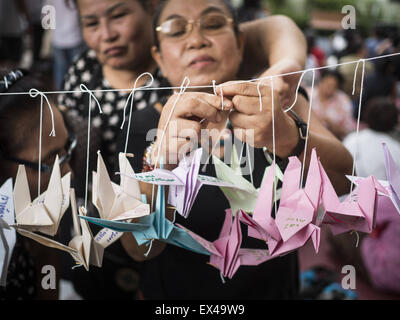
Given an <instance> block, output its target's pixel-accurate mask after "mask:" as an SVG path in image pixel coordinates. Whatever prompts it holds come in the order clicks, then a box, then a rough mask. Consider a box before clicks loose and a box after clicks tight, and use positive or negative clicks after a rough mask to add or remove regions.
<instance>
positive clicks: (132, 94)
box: [121, 72, 154, 153]
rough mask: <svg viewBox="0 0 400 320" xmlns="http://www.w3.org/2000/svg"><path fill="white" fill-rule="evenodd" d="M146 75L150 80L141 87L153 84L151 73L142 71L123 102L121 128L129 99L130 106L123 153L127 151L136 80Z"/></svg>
mask: <svg viewBox="0 0 400 320" xmlns="http://www.w3.org/2000/svg"><path fill="white" fill-rule="evenodd" d="M146 75H147V76H149V77H150V79H151V80H150V83H149V84H146V85H145V86H143V87H141V88H149V87H151V86H152V85H153V82H154V78H153V75H152V74H151V73H149V72H145V73H142V74H141V75H140V76H139V77H138V78H137V79H136V81H135V85H134V87H133V89H132V91H131V93H130V94H129V96H128V99H126V102H125V106H124V120H123V121H122V124H121V130H122V129H123V127H124V124H125V118H126V108H127V107H128V102H129V100H130V101H131V107H130V111H129V120H128V129H127V132H126V141H125V149H124V153H126V152H127V149H128V140H129V131H130V128H131V120H132V112H133V101H134V100H135V92H136V90H137V88H136V86H137V83H138V81H139V80H140V79H141V78H142V77H143V76H146Z"/></svg>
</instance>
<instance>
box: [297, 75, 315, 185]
mask: <svg viewBox="0 0 400 320" xmlns="http://www.w3.org/2000/svg"><path fill="white" fill-rule="evenodd" d="M314 85H315V70H313V76H312V84H311V94H310V105H309V107H308V119H307V135H306V141H305V145H304V156H303V167H302V170H301V180H300V188H303V181H304V171H305V167H306V158H307V147H308V140H309V138H310V122H311V110H312V107H313V97H314Z"/></svg>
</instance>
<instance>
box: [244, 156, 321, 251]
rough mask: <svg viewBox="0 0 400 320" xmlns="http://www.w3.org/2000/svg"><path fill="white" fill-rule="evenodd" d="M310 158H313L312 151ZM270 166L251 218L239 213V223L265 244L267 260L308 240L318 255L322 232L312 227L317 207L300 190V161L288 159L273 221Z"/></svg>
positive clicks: (250, 234)
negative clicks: (268, 256) (267, 252)
mask: <svg viewBox="0 0 400 320" xmlns="http://www.w3.org/2000/svg"><path fill="white" fill-rule="evenodd" d="M313 156H314V157H316V153H315V150H314V152H313ZM273 166H274V163H273V164H272V166H271V169H269V171H268V172H267V173H266V176H265V178H264V181H263V183H262V186H261V188H260V191H259V197H258V199H257V203H256V207H255V209H254V213H253V216H252V217H250V216H248V215H247V214H246V213H245V212H243V211H240V216H241V221H242V222H243V223H245V224H246V225H247V226H248V235H249V236H250V237H253V238H257V239H261V240H263V241H266V242H267V244H268V249H269V255H270V259H272V258H274V257H278V256H281V255H284V254H287V253H289V252H291V251H293V250H296V249H298V248H300V247H302V246H303V245H304V244H305V243H306V242H307V241H308V240H309V239H311V240H312V241H313V244H314V247H315V250H316V252H318V249H319V241H320V232H321V230H320V228H319V227H318V226H316V225H314V224H313V220H314V219H315V212H316V208H315V207H314V206H313V204H312V202H311V201H310V199H309V197H308V195H307V194H306V188H304V189H302V188H300V176H301V163H300V161H299V160H298V159H297V158H294V157H292V158H290V159H289V164H288V166H287V168H286V170H285V174H284V176H283V185H282V192H281V201H280V206H279V209H278V211H277V213H276V218H275V219H273V218H272V217H271V210H272V203H273V201H272V200H273V188H274V186H273V184H274V181H273V177H274V175H273V173H272V172H273V170H272V168H273ZM310 170H311V167H310ZM313 175H314V173H312V172H310V171H309V174H308V178H309V177H312V176H313ZM307 183H315V180H314V179H313V178H310V179H308V180H307ZM306 185H307V184H306ZM315 201H316V200H315ZM316 206H317V201H316Z"/></svg>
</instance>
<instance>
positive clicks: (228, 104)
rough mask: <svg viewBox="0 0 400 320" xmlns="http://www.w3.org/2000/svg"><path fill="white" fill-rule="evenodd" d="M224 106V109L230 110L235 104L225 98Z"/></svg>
mask: <svg viewBox="0 0 400 320" xmlns="http://www.w3.org/2000/svg"><path fill="white" fill-rule="evenodd" d="M223 107H224V109H228V110H229V109H232V107H233V104H232V102H231V101H229V100H224V104H223Z"/></svg>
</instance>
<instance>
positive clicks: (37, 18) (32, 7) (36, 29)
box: [27, 0, 45, 62]
mask: <svg viewBox="0 0 400 320" xmlns="http://www.w3.org/2000/svg"><path fill="white" fill-rule="evenodd" d="M44 1H45V0H35V1H28V2H27V7H28V12H29V17H30V21H31V30H32V35H31V36H32V53H33V62H38V61H40V53H41V49H42V44H43V36H44V29H43V26H42V8H43V6H44Z"/></svg>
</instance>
